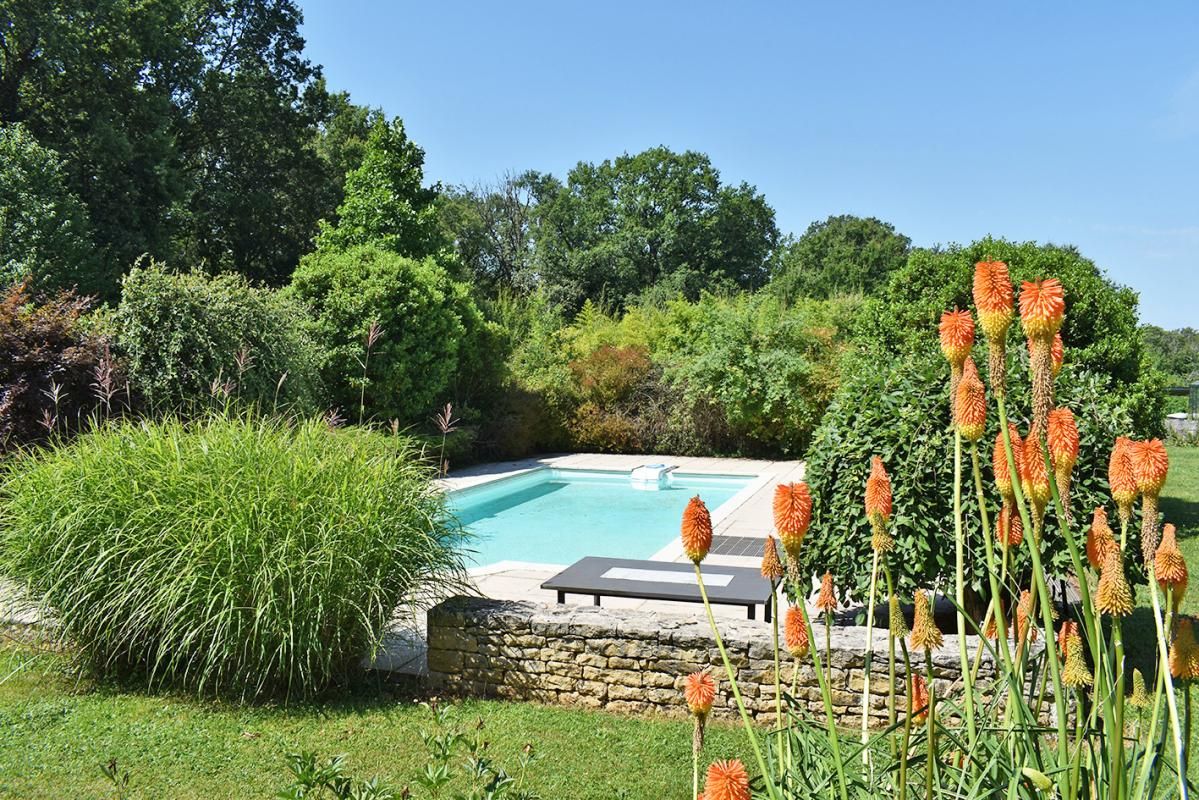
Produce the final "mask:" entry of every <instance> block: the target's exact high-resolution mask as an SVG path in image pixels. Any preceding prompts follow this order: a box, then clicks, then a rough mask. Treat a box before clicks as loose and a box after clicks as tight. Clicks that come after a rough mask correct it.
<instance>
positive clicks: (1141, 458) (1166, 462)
mask: <svg viewBox="0 0 1199 800" xmlns="http://www.w3.org/2000/svg"><path fill="white" fill-rule="evenodd" d="M1129 457H1130V458H1131V460H1132V472H1133V475H1134V476H1136V480H1137V490H1138V491H1139V492H1141V494H1147V495H1153V496H1154V497H1156V496H1157V495H1158V494H1160V493H1161V490H1162V486H1164V485H1165V483H1166V473H1167V472H1168V471H1169V469H1170V456H1169V455H1168V454H1167V453H1166V446H1165V445H1164V444H1162V441H1161V439H1150V440H1149V441H1147V442H1133V443H1132V446H1131V448H1130V450H1129Z"/></svg>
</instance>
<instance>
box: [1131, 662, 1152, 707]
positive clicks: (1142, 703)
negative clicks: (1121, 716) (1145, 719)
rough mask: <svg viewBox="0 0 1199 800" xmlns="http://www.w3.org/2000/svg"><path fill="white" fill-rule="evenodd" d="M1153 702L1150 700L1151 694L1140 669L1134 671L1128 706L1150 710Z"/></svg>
mask: <svg viewBox="0 0 1199 800" xmlns="http://www.w3.org/2000/svg"><path fill="white" fill-rule="evenodd" d="M1151 702H1152V701H1151V700H1150V698H1149V692H1148V691H1147V690H1146V689H1145V676H1144V675H1142V674H1141V671H1140V670H1139V669H1134V670H1133V671H1132V694H1130V695H1129V696H1128V704H1129V705H1130V706H1132V707H1133V708H1142V709H1144V708H1149V704H1150V703H1151Z"/></svg>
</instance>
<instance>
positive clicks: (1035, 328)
mask: <svg viewBox="0 0 1199 800" xmlns="http://www.w3.org/2000/svg"><path fill="white" fill-rule="evenodd" d="M1065 316H1066V292H1065V289H1064V288H1062V284H1061V282H1060V281H1058V280H1057V279H1056V278H1046V279H1044V280H1040V281H1024V282H1023V283H1022V284H1021V285H1020V322H1021V323H1022V324H1023V325H1024V335H1025V336H1027V337H1028V338H1030V339H1044V340H1047V341H1049V340H1052V339H1053V335H1054V334H1055V333H1057V332H1058V330H1060V329H1061V327H1062V320H1063V319H1065Z"/></svg>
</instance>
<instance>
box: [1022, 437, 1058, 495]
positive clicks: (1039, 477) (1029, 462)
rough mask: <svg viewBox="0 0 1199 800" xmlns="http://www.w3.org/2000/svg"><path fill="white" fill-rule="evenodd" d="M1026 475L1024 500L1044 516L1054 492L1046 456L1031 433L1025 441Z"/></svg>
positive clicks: (1024, 475) (1023, 476)
mask: <svg viewBox="0 0 1199 800" xmlns="http://www.w3.org/2000/svg"><path fill="white" fill-rule="evenodd" d="M1023 460H1024V463H1023V465H1022V466H1023V468H1024V474H1023V475H1022V478H1023V480H1022V481H1021V485H1022V487H1023V489H1024V498H1025V499H1026V500H1028V501H1029V502H1031V503H1032V505H1033V508H1034V509H1035V510H1036V512H1037V514H1038V515H1040V514H1043V513H1044V511H1045V506H1046V505H1047V504H1048V503H1049V498H1050V497H1051V496H1052V490H1051V489H1050V488H1049V472H1048V470H1046V469H1045V456H1044V453H1043V451H1042V450H1041V446H1040V444H1038V443H1037V438H1036V437H1035V436H1033V435H1032V434H1031V433H1030V434H1029V436H1028V438H1027V439H1025V440H1024V459H1023Z"/></svg>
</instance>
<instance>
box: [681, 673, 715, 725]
mask: <svg viewBox="0 0 1199 800" xmlns="http://www.w3.org/2000/svg"><path fill="white" fill-rule="evenodd" d="M683 699H684V700H686V701H687V710H689V711H690V712H691V713H692V714H694V715H695V716H697V717H706V716H708V713H709V712H710V711H711V710H712V704H713V703H714V702H716V681H714V680H713V679H712V675H711V673H709V672H708V671H707V670H702V671H700V672H693V673H691V674H690V675H688V676H687V678H686V680H685V681H684V682H683Z"/></svg>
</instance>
